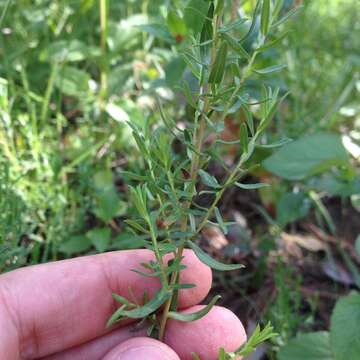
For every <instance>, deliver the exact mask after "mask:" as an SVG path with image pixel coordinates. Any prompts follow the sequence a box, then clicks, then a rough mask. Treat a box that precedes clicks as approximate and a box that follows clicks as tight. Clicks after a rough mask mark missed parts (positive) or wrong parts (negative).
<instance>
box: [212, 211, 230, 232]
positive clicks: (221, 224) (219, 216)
mask: <svg viewBox="0 0 360 360" xmlns="http://www.w3.org/2000/svg"><path fill="white" fill-rule="evenodd" d="M214 213H215V216H216V220H217V222H218V225H219V226H220V229H221V230H222V232H223V233H224V234H225V235H226V234H227V232H228V231H227V227H226V225H225V223H224V220H223V218H222V216H221V213H220V210H219V209H218V208H217V207H215V209H214Z"/></svg>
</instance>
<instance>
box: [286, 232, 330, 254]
mask: <svg viewBox="0 0 360 360" xmlns="http://www.w3.org/2000/svg"><path fill="white" fill-rule="evenodd" d="M281 238H282V239H283V240H284V242H286V243H295V244H297V245H298V246H300V247H302V248H303V249H306V250H308V251H312V252H318V251H325V250H326V249H327V245H326V244H325V243H324V242H323V241H321V240H319V239H317V238H316V237H314V236H311V235H301V234H288V233H286V232H283V233H281Z"/></svg>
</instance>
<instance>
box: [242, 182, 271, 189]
mask: <svg viewBox="0 0 360 360" xmlns="http://www.w3.org/2000/svg"><path fill="white" fill-rule="evenodd" d="M235 185H236V186H237V187H239V188H240V189H245V190H255V189H261V188H264V187H268V186H270V184H267V183H256V184H243V183H239V182H236V183H235Z"/></svg>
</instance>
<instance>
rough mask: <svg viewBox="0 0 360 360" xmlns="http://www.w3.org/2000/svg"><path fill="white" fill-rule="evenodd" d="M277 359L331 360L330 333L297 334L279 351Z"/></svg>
mask: <svg viewBox="0 0 360 360" xmlns="http://www.w3.org/2000/svg"><path fill="white" fill-rule="evenodd" d="M278 356H279V360H302V359H309V360H332V359H334V358H333V355H332V353H331V349H330V335H329V333H328V332H326V331H318V332H314V333H308V334H299V335H298V336H297V337H296V338H295V339H292V340H290V341H289V342H288V343H287V345H286V346H284V347H283V348H282V349H281V350H280V352H279V355H278Z"/></svg>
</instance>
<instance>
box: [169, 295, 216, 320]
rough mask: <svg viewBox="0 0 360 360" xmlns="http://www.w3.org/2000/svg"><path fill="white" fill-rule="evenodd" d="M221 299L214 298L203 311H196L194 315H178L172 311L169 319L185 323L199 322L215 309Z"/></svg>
mask: <svg viewBox="0 0 360 360" xmlns="http://www.w3.org/2000/svg"><path fill="white" fill-rule="evenodd" d="M220 298H221V296H220V295H216V296H214V297H213V299H212V300H211V301H210V302H209V304H207V305H206V306H205V307H203V308H202V309H201V310H199V311H196V312H194V313H178V312H174V311H170V312H169V314H168V317H169V318H170V319H173V320H178V321H183V322H191V321H195V320H199V319H201V318H202V317H204V316H205V315H207V314H208V312H209V311H210V310H211V309H212V308H213V306H214V305H215V304H216V302H217V301H218V300H219V299H220Z"/></svg>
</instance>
